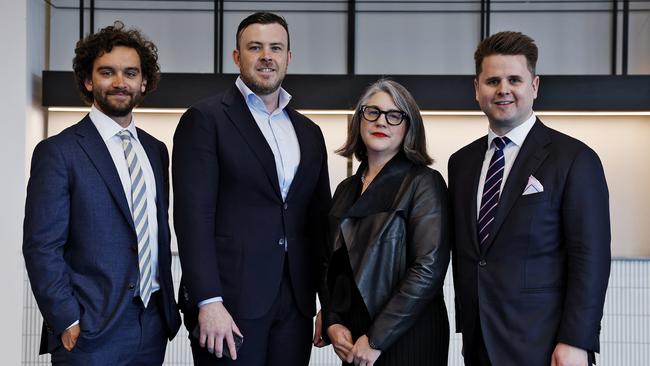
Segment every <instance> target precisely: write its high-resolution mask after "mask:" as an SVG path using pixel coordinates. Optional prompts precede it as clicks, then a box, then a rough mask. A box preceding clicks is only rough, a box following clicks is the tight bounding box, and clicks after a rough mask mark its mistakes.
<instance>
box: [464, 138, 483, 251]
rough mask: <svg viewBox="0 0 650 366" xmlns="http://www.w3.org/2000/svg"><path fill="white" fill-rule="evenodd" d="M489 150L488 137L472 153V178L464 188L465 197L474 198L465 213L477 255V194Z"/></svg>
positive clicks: (469, 171)
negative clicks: (486, 152)
mask: <svg viewBox="0 0 650 366" xmlns="http://www.w3.org/2000/svg"><path fill="white" fill-rule="evenodd" d="M486 150H487V137H483V138H481V139H480V140H479V141H478V142H477V143H476V144H475V146H473V149H472V150H471V151H470V154H471V155H472V156H471V157H470V158H469V159H467V160H468V161H469V163H470V164H471V165H470V166H468V169H467V171H468V177H469V178H470V181H469V182H466V184H464V185H463V186H464V187H465V190H469V191H466V192H465V193H464V194H463V196H465V195H467V196H468V197H472V199H470V200H467V202H469V203H470V207H466V208H465V210H464V212H465V214H466V215H469V217H466V220H467V222H468V223H469V224H470V225H469V226H470V228H469V232H470V233H471V237H472V243H473V244H474V248H475V249H476V251H477V253H478V252H479V251H480V247H479V240H478V222H477V220H478V219H477V217H478V212H477V208H476V207H477V202H476V200H477V194H478V184H479V180H480V178H481V168H482V167H483V160H484V159H485V151H486Z"/></svg>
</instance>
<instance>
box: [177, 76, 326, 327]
mask: <svg viewBox="0 0 650 366" xmlns="http://www.w3.org/2000/svg"><path fill="white" fill-rule="evenodd" d="M286 111H287V113H288V114H289V117H290V119H291V121H292V123H293V127H294V130H295V132H296V135H297V137H298V142H299V144H300V164H299V166H298V170H297V172H296V175H295V177H294V179H293V182H292V184H291V188H290V190H289V193H288V194H287V197H286V201H284V202H283V200H282V196H281V194H280V187H279V184H278V177H277V173H276V169H275V160H274V158H273V153H272V151H271V148H270V147H269V145H268V143H267V142H266V140H265V139H264V136H263V135H262V132H261V131H260V130H259V128H258V127H257V124H256V123H255V120H254V119H253V116H252V115H251V113H250V111H249V109H248V107H247V105H246V103H245V101H244V97H243V96H242V95H241V93H240V91H239V89H237V87H236V86H234V85H233V86H232V87H231V88H230V89H229V90H227V91H226V92H225V93H223V94H219V95H216V96H213V97H210V98H207V99H205V100H203V101H200V102H198V103H197V104H196V105H194V106H193V107H191V108H190V109H188V110H187V112H185V114H183V116H182V117H181V120H180V122H179V125H178V128H177V129H176V133H175V135H174V152H173V159H172V173H173V174H172V175H173V183H174V227H175V229H176V235H177V237H178V247H179V252H180V258H181V264H182V267H183V280H182V286H181V295H180V300H179V302H180V305H181V309H182V310H183V311H184V312H186V318H185V319H186V326H187V327H188V329H190V328H193V326H194V325H193V324H192V323H193V322H194V324H195V322H196V319H195V313H196V311H197V303H198V302H200V301H202V300H205V299H208V298H212V297H216V296H222V297H223V299H224V305H225V306H226V308H227V309H228V311H229V312H230V313H231V314H232V315H233V316H234V317H235V318H246V319H254V318H259V317H261V316H262V315H264V314H265V313H266V312H267V311H268V309H269V308H270V306H271V304H272V303H273V300H274V299H275V296H276V294H277V291H278V289H279V286H280V281H281V279H282V273H283V266H284V260H285V249H284V245H283V242H281V240H282V239H283V238H287V240H288V253H287V256H286V257H288V260H289V270H290V275H291V284H292V285H293V290H294V294H295V297H296V302H297V305H298V308H299V309H300V311H301V312H302V313H303V314H304V315H306V316H313V314H314V312H315V290H316V284H317V280H318V276H319V270H318V269H319V267H318V266H319V265H320V264H319V263H320V262H319V256H320V255H322V254H321V251H322V250H324V247H325V244H324V235H323V233H324V226H326V219H327V211H328V208H329V201H330V189H329V178H328V173H327V155H326V150H325V142H324V139H323V135H322V133H321V131H320V128H319V127H318V126H317V125H316V124H314V123H313V122H312V121H310V120H309V119H307V118H306V117H304V116H302V115H301V114H299V113H297V112H296V111H295V110H293V109H291V108H286ZM188 312H189V313H188ZM188 315H189V316H188Z"/></svg>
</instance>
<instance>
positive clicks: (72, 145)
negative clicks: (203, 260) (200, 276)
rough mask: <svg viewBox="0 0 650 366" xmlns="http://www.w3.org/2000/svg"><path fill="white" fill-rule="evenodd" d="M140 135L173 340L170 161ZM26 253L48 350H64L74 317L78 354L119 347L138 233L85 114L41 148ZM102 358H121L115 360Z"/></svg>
mask: <svg viewBox="0 0 650 366" xmlns="http://www.w3.org/2000/svg"><path fill="white" fill-rule="evenodd" d="M138 137H139V140H140V142H141V144H142V146H143V147H144V150H145V152H146V154H147V157H148V158H149V161H150V163H151V167H152V169H153V173H154V176H155V181H156V191H157V195H156V197H157V198H156V200H157V202H156V206H157V211H158V214H157V218H158V273H159V283H160V290H159V291H158V295H157V300H156V301H157V304H156V305H158V311H159V312H160V314H161V317H160V318H161V323H162V329H163V330H164V332H165V333H166V335H167V337H168V338H169V339H171V338H173V337H174V335H175V334H176V332H177V331H178V328H179V327H180V317H179V314H178V310H177V306H176V303H175V301H174V295H173V286H172V276H171V252H170V248H169V243H170V232H169V225H168V224H167V223H168V212H167V207H168V194H169V182H168V181H169V179H168V164H169V158H168V155H167V149H166V148H165V145H164V144H163V143H162V142H160V141H158V140H156V139H155V138H153V137H152V136H150V135H148V134H147V133H146V132H144V131H142V130H140V129H138ZM23 253H24V256H25V264H26V266H27V272H28V274H29V279H30V282H31V286H32V289H33V291H34V295H35V297H36V301H37V303H38V306H39V309H40V310H41V313H42V314H43V318H44V327H43V330H44V332H43V335H42V339H41V349H40V351H41V353H47V352H55V351H57V350H58V349H59V348H60V347H61V342H60V335H61V333H62V332H63V331H64V330H65V329H66V328H67V327H68V326H70V325H71V324H72V323H73V322H74V321H76V320H79V321H80V327H81V334H80V336H79V339H78V341H77V345H76V347H75V348H78V349H79V350H81V351H84V352H88V353H92V352H93V351H94V350H96V349H99V348H101V347H104V346H105V345H107V344H113V343H116V344H119V341H120V339H122V338H125V336H126V335H127V334H129V333H130V332H131V330H130V329H129V327H128V325H125V324H124V319H125V318H126V317H128V316H130V313H129V312H132V309H133V304H134V302H135V301H136V299H137V298H134V291H136V290H137V286H136V284H137V282H138V277H139V270H138V254H137V238H136V232H135V229H134V226H133V219H132V216H131V212H130V210H129V206H128V202H127V199H126V196H125V194H124V189H123V187H122V184H121V182H120V178H119V175H118V172H117V169H116V168H115V165H114V163H113V160H112V158H111V156H110V153H109V151H108V149H107V147H106V145H105V143H104V141H103V140H102V138H101V136H100V134H99V132H98V131H97V129H96V128H95V126H94V125H93V123H92V121H91V120H90V117H88V116H86V117H85V118H84V119H83V120H81V122H79V123H77V124H75V125H74V126H72V127H69V128H67V129H66V130H64V131H63V132H61V133H60V134H58V135H56V136H53V137H51V138H48V139H46V140H44V141H42V142H41V143H39V144H38V146H37V147H36V149H35V150H34V155H33V159H32V165H31V177H30V180H29V185H28V187H27V202H26V208H25V222H24V242H23ZM140 304H141V303H140ZM140 306H141V305H140ZM132 326H134V327H137V322H136V324H133V325H132ZM125 327H126V328H125ZM162 346H163V347H164V343H163V344H162ZM105 361H106V363H110V362H111V361H114V360H111V358H110V356H109V357H108V359H106V360H105ZM111 364H112V363H111Z"/></svg>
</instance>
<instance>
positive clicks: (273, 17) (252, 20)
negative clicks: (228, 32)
mask: <svg viewBox="0 0 650 366" xmlns="http://www.w3.org/2000/svg"><path fill="white" fill-rule="evenodd" d="M253 24H280V25H281V26H282V28H284V30H285V31H286V32H287V49H288V50H290V49H291V40H290V39H289V24H287V21H286V20H284V18H283V17H281V16H279V15H277V14H273V13H269V12H264V11H260V12H257V13H254V14H251V15H249V16H247V17H246V18H245V19H244V20H242V21H241V23H239V27H237V34H236V35H235V37H236V38H235V45H236V46H237V49H239V39H240V38H241V33H242V32H243V31H244V29H246V28H247V27H248V26H249V25H253Z"/></svg>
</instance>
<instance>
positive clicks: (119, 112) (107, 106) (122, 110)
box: [93, 90, 142, 117]
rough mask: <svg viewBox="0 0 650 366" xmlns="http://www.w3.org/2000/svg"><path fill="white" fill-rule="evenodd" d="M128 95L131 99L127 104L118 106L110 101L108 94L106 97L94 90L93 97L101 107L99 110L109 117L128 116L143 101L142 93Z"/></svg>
mask: <svg viewBox="0 0 650 366" xmlns="http://www.w3.org/2000/svg"><path fill="white" fill-rule="evenodd" d="M113 93H114V92H113ZM128 95H129V96H130V97H131V99H130V100H129V101H128V102H127V103H126V104H119V105H116V104H114V103H111V102H110V101H109V100H108V96H109V94H108V93H107V94H106V95H104V94H102V92H101V90H93V97H94V99H95V102H96V103H97V105H98V106H99V109H100V110H101V111H102V112H103V113H104V114H105V115H107V116H109V117H125V116H127V115H128V114H129V113H131V111H132V110H133V108H135V106H136V105H138V104H139V103H140V101H141V100H142V94H140V93H135V94H134V93H128Z"/></svg>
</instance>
